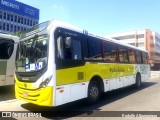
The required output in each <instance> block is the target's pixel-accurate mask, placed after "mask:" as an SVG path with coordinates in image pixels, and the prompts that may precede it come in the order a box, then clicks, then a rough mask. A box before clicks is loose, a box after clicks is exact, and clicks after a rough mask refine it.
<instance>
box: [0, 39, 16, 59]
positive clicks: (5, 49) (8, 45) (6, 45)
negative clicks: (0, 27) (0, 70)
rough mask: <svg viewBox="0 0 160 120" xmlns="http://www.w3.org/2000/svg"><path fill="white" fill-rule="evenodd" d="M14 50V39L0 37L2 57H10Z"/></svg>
mask: <svg viewBox="0 0 160 120" xmlns="http://www.w3.org/2000/svg"><path fill="white" fill-rule="evenodd" d="M13 50H14V41H13V40H8V39H0V59H9V58H10V57H11V55H12V53H13Z"/></svg>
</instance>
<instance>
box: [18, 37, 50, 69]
mask: <svg viewBox="0 0 160 120" xmlns="http://www.w3.org/2000/svg"><path fill="white" fill-rule="evenodd" d="M47 54H48V35H46V34H45V35H40V36H38V35H35V36H34V37H33V38H30V39H28V40H25V41H20V43H19V45H18V51H17V57H16V71H18V72H30V71H38V70H41V69H42V68H44V67H45V66H46V65H47Z"/></svg>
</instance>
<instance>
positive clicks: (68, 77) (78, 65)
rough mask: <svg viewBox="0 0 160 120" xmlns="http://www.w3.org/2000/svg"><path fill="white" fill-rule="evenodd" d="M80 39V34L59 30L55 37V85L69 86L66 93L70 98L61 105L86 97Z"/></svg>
mask: <svg viewBox="0 0 160 120" xmlns="http://www.w3.org/2000/svg"><path fill="white" fill-rule="evenodd" d="M82 39H83V38H82V35H81V34H80V33H76V32H73V31H69V30H61V32H60V33H58V34H57V36H56V46H57V51H56V56H57V60H56V69H57V70H56V79H57V81H56V84H57V86H61V85H68V86H70V87H69V89H70V90H69V91H68V93H67V92H66V95H67V94H68V95H67V96H70V97H68V98H66V99H63V100H64V101H63V103H66V102H68V101H74V100H78V99H81V98H84V97H85V95H86V94H85V91H86V90H85V84H84V83H83V82H85V62H84V60H83V59H82V58H83V56H82ZM66 91H67V90H66ZM63 96H65V95H63ZM67 99H68V100H67Z"/></svg>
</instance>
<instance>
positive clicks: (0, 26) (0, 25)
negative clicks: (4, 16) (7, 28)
mask: <svg viewBox="0 0 160 120" xmlns="http://www.w3.org/2000/svg"><path fill="white" fill-rule="evenodd" d="M0 30H2V22H0Z"/></svg>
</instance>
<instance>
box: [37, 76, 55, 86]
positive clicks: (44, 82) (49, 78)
mask: <svg viewBox="0 0 160 120" xmlns="http://www.w3.org/2000/svg"><path fill="white" fill-rule="evenodd" d="M51 79H52V75H51V76H49V77H47V78H46V79H45V80H44V81H43V82H42V83H41V84H40V85H39V87H40V88H42V87H43V88H45V87H46V86H47V85H48V83H49V82H50V81H51Z"/></svg>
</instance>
